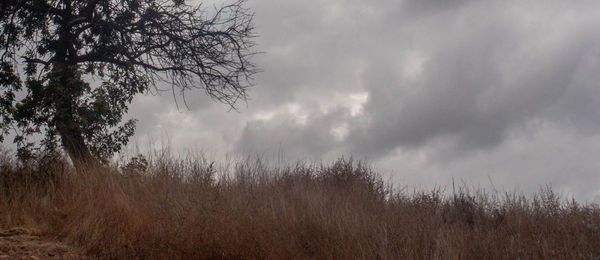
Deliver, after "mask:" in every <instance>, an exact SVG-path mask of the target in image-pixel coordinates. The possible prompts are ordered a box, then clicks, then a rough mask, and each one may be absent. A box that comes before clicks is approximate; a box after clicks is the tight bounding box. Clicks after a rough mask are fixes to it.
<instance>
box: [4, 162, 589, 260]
mask: <svg viewBox="0 0 600 260" xmlns="http://www.w3.org/2000/svg"><path fill="white" fill-rule="evenodd" d="M445 194H449V195H445ZM0 230H12V231H6V232H13V233H18V234H19V235H21V236H27V235H28V234H29V237H32V236H34V238H33V240H35V241H50V242H52V243H56V244H57V245H56V246H54V247H52V248H54V249H55V251H53V252H47V251H44V249H43V248H42V249H41V250H38V251H32V252H30V253H31V255H35V256H37V257H38V258H56V259H60V258H61V257H64V258H73V259H79V258H86V257H89V258H100V259H483V258H485V259H600V209H599V208H598V206H596V205H593V204H592V205H580V204H578V203H577V202H575V201H567V200H564V199H562V198H560V197H558V196H557V195H555V194H554V193H553V192H552V190H551V189H549V188H548V189H544V190H541V191H540V192H539V193H538V194H537V195H536V196H533V197H524V196H522V195H519V194H495V193H487V192H485V191H481V190H479V191H477V190H475V191H473V190H469V189H467V188H466V187H462V188H459V187H457V188H456V190H455V191H454V192H450V193H444V192H442V190H432V191H411V190H409V189H408V188H405V189H398V188H396V189H395V188H393V187H392V186H390V185H388V184H386V183H384V182H383V181H382V180H381V178H380V177H379V176H378V175H377V173H375V172H373V171H372V170H371V169H370V168H369V167H368V166H365V165H362V164H360V163H357V162H354V161H352V160H350V159H346V160H344V159H340V160H338V161H337V162H335V163H333V164H330V165H309V164H304V163H298V164H295V165H293V166H289V167H281V168H274V167H270V166H267V164H266V163H264V162H262V161H261V160H259V159H257V160H246V161H241V162H231V163H226V164H223V165H219V166H217V164H215V163H212V162H210V161H207V160H205V159H203V158H202V157H188V158H179V159H177V158H172V157H169V156H160V155H159V156H147V157H136V158H134V159H133V160H131V161H129V162H128V163H127V164H125V163H122V164H121V165H117V164H116V163H115V164H114V165H112V166H95V167H88V168H86V169H79V170H78V171H76V170H74V169H73V168H72V167H71V166H70V165H69V164H67V163H65V162H64V161H62V160H57V159H50V160H46V161H38V162H35V163H31V165H21V166H19V165H17V164H15V163H14V162H11V161H10V160H9V159H5V160H4V162H3V163H2V166H1V168H0ZM15 230H16V231H15ZM19 230H21V231H19ZM22 230H25V231H22ZM27 230H29V231H27ZM0 233H1V232H0ZM1 236H2V235H1V234H0V237H1ZM6 236H8V235H6V234H5V237H6ZM43 243H46V245H47V242H43ZM48 243H49V242H48ZM0 245H1V244H0ZM9 247H10V245H4V246H0V256H2V255H3V254H4V257H21V256H25V255H26V254H27V252H17V253H18V254H19V255H17V253H15V252H13V251H10V250H8V249H7V248H9ZM37 248H38V249H39V247H37ZM57 248H58V249H57ZM59 249H60V250H59ZM11 252H12V253H11ZM11 254H12V255H11ZM0 258H1V257H0Z"/></svg>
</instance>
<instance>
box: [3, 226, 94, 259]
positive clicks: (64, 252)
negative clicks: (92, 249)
mask: <svg viewBox="0 0 600 260" xmlns="http://www.w3.org/2000/svg"><path fill="white" fill-rule="evenodd" d="M0 259H1V260H4V259H88V258H87V257H85V256H84V255H83V254H81V252H79V251H78V250H75V249H74V248H72V247H69V246H67V245H64V244H62V243H58V242H54V241H51V240H48V239H45V238H44V237H43V236H41V234H40V233H39V232H37V231H35V230H32V229H26V228H12V229H8V230H0Z"/></svg>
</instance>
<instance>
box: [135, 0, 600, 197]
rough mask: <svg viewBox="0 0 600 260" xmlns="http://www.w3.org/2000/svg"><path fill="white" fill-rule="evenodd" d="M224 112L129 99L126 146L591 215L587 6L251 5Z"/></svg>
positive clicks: (595, 9) (596, 75)
mask: <svg viewBox="0 0 600 260" xmlns="http://www.w3.org/2000/svg"><path fill="white" fill-rule="evenodd" d="M247 6H248V7H249V8H251V9H253V10H254V12H255V14H256V20H255V22H256V33H257V34H258V35H259V37H258V38H256V42H257V47H256V50H257V51H262V52H263V53H262V54H260V55H258V56H256V57H255V59H254V61H255V62H256V63H257V65H258V66H259V67H260V68H261V69H262V70H263V72H262V73H260V74H258V75H256V79H255V81H254V84H255V85H256V86H255V87H254V88H252V89H251V90H250V91H249V95H250V99H249V100H248V101H247V104H244V103H240V104H239V106H238V109H239V112H235V111H229V109H228V107H227V106H225V105H223V104H220V103H215V102H212V101H210V100H209V99H208V98H206V97H205V96H203V93H202V92H201V91H199V92H196V93H188V94H186V96H187V100H188V104H189V110H186V109H185V108H180V109H179V110H178V109H177V107H176V106H175V102H174V101H173V97H172V96H169V95H165V96H139V97H137V98H136V99H135V100H134V104H133V105H132V107H131V113H130V115H131V116H133V117H136V118H138V119H139V120H140V121H139V123H138V128H137V134H136V136H135V138H134V140H136V141H137V143H138V145H141V146H143V144H144V143H147V142H148V140H154V141H156V142H162V143H166V144H168V145H169V146H170V148H171V150H174V151H176V152H181V151H185V150H187V149H195V150H202V151H204V152H206V153H207V154H208V155H209V156H211V155H212V156H215V157H219V156H222V155H223V154H234V155H241V156H243V155H248V154H261V155H263V156H265V157H266V158H267V159H270V158H275V157H277V156H280V157H281V156H283V157H285V159H287V160H288V161H295V160H309V161H320V160H323V161H325V162H326V161H330V160H333V159H335V158H337V157H340V156H342V155H344V156H350V155H352V156H354V157H355V158H357V159H366V160H367V161H368V162H370V163H371V164H372V165H373V166H374V167H375V168H377V169H378V170H379V171H380V172H381V173H383V174H384V176H385V178H386V179H388V180H390V181H392V182H394V183H395V184H396V185H398V186H407V187H408V188H409V189H412V188H426V189H430V188H432V187H435V186H436V185H438V186H445V185H449V184H450V183H451V182H452V179H453V178H454V180H455V181H456V182H458V183H464V184H467V185H469V186H475V187H484V188H490V187H492V186H493V188H495V189H497V190H500V191H513V190H518V191H522V192H524V193H525V194H531V193H533V192H535V191H538V190H539V189H540V187H543V186H546V185H552V187H553V188H554V190H555V191H557V192H559V193H560V194H562V195H564V196H569V197H570V196H574V197H575V199H577V200H579V201H582V202H584V201H589V202H591V201H595V202H600V1H592V0H590V1H583V0H582V1H564V0H560V1H558V0H557V1H552V0H545V1H527V0H518V1H517V0H515V1H469V0H451V1H450V0H444V1H427V0H404V1H402V0H377V1H365V0H312V1H296V0H250V1H249V2H248V3H247Z"/></svg>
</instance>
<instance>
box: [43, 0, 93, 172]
mask: <svg viewBox="0 0 600 260" xmlns="http://www.w3.org/2000/svg"><path fill="white" fill-rule="evenodd" d="M63 4H64V6H65V9H64V11H65V14H64V15H63V16H62V17H61V18H62V22H61V24H60V29H59V35H58V36H59V37H58V42H57V43H58V47H57V49H56V55H55V56H54V63H53V67H52V71H51V73H50V86H51V88H52V93H53V94H52V95H51V96H52V99H53V100H51V102H52V103H53V104H54V108H55V116H54V125H55V126H56V130H57V131H58V134H59V135H60V138H61V142H62V145H63V148H64V149H65V150H66V151H67V153H68V154H69V157H70V158H71V161H73V164H74V165H75V168H77V170H80V169H82V166H86V165H89V164H94V163H97V160H96V159H95V158H94V156H92V154H91V153H90V150H89V149H88V147H87V145H86V144H85V140H84V138H83V133H82V131H81V127H80V126H79V122H77V120H76V115H77V100H78V98H79V97H80V95H81V93H82V89H83V88H84V82H83V81H82V80H81V78H80V75H79V73H78V72H77V65H76V63H75V62H74V57H76V56H77V53H76V51H75V49H74V41H73V35H72V34H71V30H72V28H71V25H70V24H69V22H68V21H69V20H70V19H71V18H72V16H73V15H72V14H71V1H70V0H65V1H64V2H63Z"/></svg>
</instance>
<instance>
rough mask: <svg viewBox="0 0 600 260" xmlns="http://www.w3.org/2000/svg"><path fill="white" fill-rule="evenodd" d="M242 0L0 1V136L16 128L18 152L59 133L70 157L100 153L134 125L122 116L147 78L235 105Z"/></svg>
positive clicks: (116, 145)
mask: <svg viewBox="0 0 600 260" xmlns="http://www.w3.org/2000/svg"><path fill="white" fill-rule="evenodd" d="M242 5H243V1H238V2H235V3H233V4H231V5H227V6H224V7H222V8H220V9H217V10H215V12H214V14H213V15H211V16H210V17H207V15H208V14H209V12H208V11H206V10H205V9H203V8H201V7H200V6H191V5H188V4H186V3H185V2H184V1H179V0H176V1H166V0H165V1H160V0H85V1H84V0H19V1H17V0H8V1H7V0H4V1H2V3H1V4H0V30H1V32H2V33H1V35H0V87H1V90H0V94H1V95H0V119H1V121H0V141H2V140H3V138H4V136H6V135H11V134H12V135H13V136H15V138H14V140H13V141H14V142H15V143H16V144H17V147H18V150H19V152H18V154H19V156H20V157H21V158H22V159H27V158H28V157H31V156H34V154H35V151H36V149H37V150H39V149H42V148H43V149H44V150H56V149H59V147H60V145H59V142H60V144H61V145H62V147H63V148H64V149H65V150H66V152H67V153H68V154H69V156H70V157H71V159H73V160H74V161H85V160H89V159H92V158H93V159H94V160H96V159H104V158H107V157H109V156H110V155H112V154H113V153H114V152H117V151H119V150H120V148H121V147H122V146H123V145H125V144H126V143H127V141H128V139H129V137H130V136H132V135H133V133H134V129H135V120H133V119H132V120H128V121H125V122H122V121H123V119H124V118H123V116H124V115H125V113H126V112H127V107H128V105H129V104H130V103H131V102H132V99H133V97H134V96H135V95H137V94H140V93H145V92H147V91H149V90H150V89H151V88H153V87H154V88H156V89H157V90H161V88H160V87H161V86H163V87H164V86H171V87H172V91H173V94H176V93H183V91H185V90H190V89H193V88H199V89H203V90H205V91H206V93H207V94H208V95H209V96H210V97H212V98H214V99H216V100H218V101H221V102H223V103H226V104H228V105H231V106H233V105H234V104H235V102H236V101H237V100H239V99H244V98H245V97H246V92H245V90H246V88H247V87H249V85H250V84H249V83H248V80H249V78H250V77H251V76H252V74H253V73H254V72H255V70H254V65H253V64H252V63H250V62H249V58H250V57H251V56H252V54H253V53H252V52H251V51H250V48H251V47H252V46H253V43H252V41H251V39H252V37H253V34H252V29H253V27H252V14H251V13H249V12H248V10H247V9H244V8H243V7H242ZM31 136H34V137H35V138H30V137H31ZM40 137H41V138H40ZM34 140H38V141H34Z"/></svg>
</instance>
